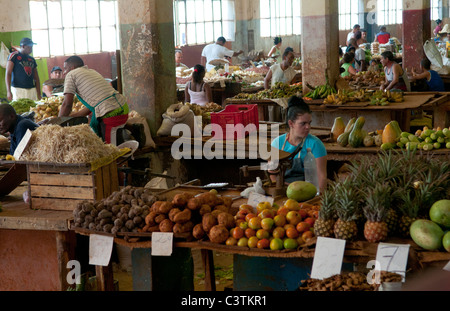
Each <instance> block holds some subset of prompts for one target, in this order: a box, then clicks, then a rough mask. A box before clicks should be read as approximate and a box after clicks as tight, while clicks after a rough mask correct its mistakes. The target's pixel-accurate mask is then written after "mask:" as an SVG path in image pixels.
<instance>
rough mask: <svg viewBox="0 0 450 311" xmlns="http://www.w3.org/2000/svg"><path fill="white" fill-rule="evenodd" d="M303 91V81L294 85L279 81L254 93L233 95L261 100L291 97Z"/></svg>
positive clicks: (239, 98) (238, 97)
mask: <svg viewBox="0 0 450 311" xmlns="http://www.w3.org/2000/svg"><path fill="white" fill-rule="evenodd" d="M301 92H302V83H301V82H299V83H295V84H292V85H289V84H286V83H283V82H277V83H275V85H274V86H273V87H272V88H270V89H268V90H262V91H259V92H257V93H253V94H252V93H239V94H237V95H236V96H234V97H232V99H238V100H241V99H245V100H259V99H278V98H289V97H291V96H294V95H298V94H301Z"/></svg>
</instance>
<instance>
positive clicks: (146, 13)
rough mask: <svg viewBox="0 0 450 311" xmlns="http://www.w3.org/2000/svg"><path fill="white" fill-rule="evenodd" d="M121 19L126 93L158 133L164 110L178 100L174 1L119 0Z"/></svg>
mask: <svg viewBox="0 0 450 311" xmlns="http://www.w3.org/2000/svg"><path fill="white" fill-rule="evenodd" d="M119 22H120V56H121V65H122V66H121V67H122V68H121V69H122V84H123V94H124V95H125V97H126V98H127V100H128V104H129V106H130V110H136V111H137V112H138V113H140V114H141V115H143V116H144V117H145V118H146V119H147V121H148V122H149V126H150V130H151V132H152V135H156V131H157V130H158V128H159V126H160V125H161V122H162V114H163V113H164V112H165V111H166V109H167V107H168V106H170V105H171V104H174V103H176V102H177V96H176V78H175V51H174V46H175V44H174V28H173V2H172V1H167V0H134V1H133V2H132V5H130V1H126V0H119Z"/></svg>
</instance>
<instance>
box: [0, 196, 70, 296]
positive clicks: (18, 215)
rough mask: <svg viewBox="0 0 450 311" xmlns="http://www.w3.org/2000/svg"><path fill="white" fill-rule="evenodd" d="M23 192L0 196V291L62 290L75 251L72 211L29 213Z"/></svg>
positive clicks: (30, 210)
mask: <svg viewBox="0 0 450 311" xmlns="http://www.w3.org/2000/svg"><path fill="white" fill-rule="evenodd" d="M25 190H26V187H18V188H17V189H16V190H14V191H13V192H12V193H11V194H10V195H8V196H4V197H0V202H1V205H2V209H3V211H1V212H0V245H1V248H0V257H1V261H0V280H2V281H1V282H0V291H64V290H66V289H67V287H68V286H69V285H68V283H67V281H66V277H67V275H68V273H69V272H70V269H72V268H70V269H69V268H68V267H67V263H68V262H69V261H70V260H71V259H73V258H74V252H75V238H76V236H75V234H74V233H73V232H72V231H70V230H69V222H70V221H71V219H72V218H73V216H72V212H71V211H54V210H32V209H30V207H29V206H28V204H26V203H24V201H23V199H22V193H23V192H24V191H25Z"/></svg>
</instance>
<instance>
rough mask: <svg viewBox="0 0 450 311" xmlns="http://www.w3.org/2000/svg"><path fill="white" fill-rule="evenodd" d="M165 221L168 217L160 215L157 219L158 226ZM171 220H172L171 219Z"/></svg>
mask: <svg viewBox="0 0 450 311" xmlns="http://www.w3.org/2000/svg"><path fill="white" fill-rule="evenodd" d="M164 219H167V216H166V215H165V214H158V215H157V216H156V217H155V222H156V223H157V224H159V223H161V222H162V221H163V220H164ZM169 220H170V219H169Z"/></svg>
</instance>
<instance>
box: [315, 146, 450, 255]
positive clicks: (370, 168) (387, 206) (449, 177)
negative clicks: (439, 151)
mask: <svg viewBox="0 0 450 311" xmlns="http://www.w3.org/2000/svg"><path fill="white" fill-rule="evenodd" d="M348 169H349V175H348V176H347V177H346V178H345V179H343V180H336V181H333V182H330V183H329V186H328V187H327V189H326V190H325V191H324V193H323V194H322V196H321V202H320V205H321V209H320V211H319V214H318V219H317V221H316V224H315V228H314V229H315V234H316V236H327V237H329V236H331V235H333V236H334V237H336V238H340V239H345V240H352V239H356V238H357V237H360V238H365V239H366V240H367V241H370V242H379V241H383V240H386V239H387V238H388V237H394V236H400V237H403V238H410V237H412V236H414V237H419V238H420V239H421V241H422V242H421V241H420V240H418V241H419V243H417V242H416V243H417V244H418V245H420V246H422V245H425V244H424V243H429V242H428V241H430V240H432V239H434V240H441V244H438V245H439V246H440V245H444V243H443V240H444V239H443V234H441V232H440V231H439V230H435V233H436V234H433V236H434V238H430V237H427V238H426V239H425V238H424V237H423V233H421V232H423V231H428V232H429V231H430V230H425V229H426V228H429V227H431V226H422V228H421V229H418V228H417V227H419V224H420V223H419V224H417V225H415V226H414V227H412V224H413V223H414V222H415V221H416V220H418V219H421V220H429V221H431V222H433V223H434V224H436V226H438V227H441V228H442V230H443V231H444V232H445V230H448V228H449V227H448V224H449V223H448V218H449V217H450V206H449V202H450V201H449V200H448V198H449V197H450V163H449V162H448V161H446V160H443V159H438V158H429V157H426V156H420V155H417V154H416V153H415V151H406V150H405V151H398V152H397V151H393V150H390V151H383V152H381V153H380V154H379V156H378V158H377V159H376V160H375V161H374V160H373V159H369V158H362V159H361V160H359V161H357V162H352V164H351V165H350V166H349V167H348ZM322 209H323V210H322ZM333 222H334V227H333V232H331V226H332V225H333ZM425 225H427V224H425ZM416 226H417V227H416ZM436 226H433V227H435V228H436ZM424 228H425V229H424ZM424 241H425V242H424ZM430 243H431V242H430ZM421 244H422V245H421ZM432 245H436V244H432ZM440 248H441V247H438V249H440Z"/></svg>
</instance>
